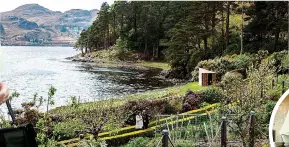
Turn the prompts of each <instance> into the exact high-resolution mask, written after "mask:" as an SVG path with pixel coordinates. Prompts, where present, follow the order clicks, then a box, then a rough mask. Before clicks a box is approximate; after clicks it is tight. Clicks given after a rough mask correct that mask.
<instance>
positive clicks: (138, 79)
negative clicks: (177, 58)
mask: <svg viewBox="0 0 289 147" xmlns="http://www.w3.org/2000/svg"><path fill="white" fill-rule="evenodd" d="M0 49H1V57H0V60H1V61H0V80H1V81H2V82H5V83H6V84H7V85H8V86H9V88H10V89H11V92H12V91H17V92H18V93H20V97H19V98H16V99H14V100H13V101H12V105H13V107H14V108H19V107H21V103H22V102H25V101H29V100H31V99H32V97H33V94H34V93H36V92H37V93H38V95H41V96H44V98H47V93H48V89H49V87H50V86H54V87H55V88H56V89H57V92H56V94H55V97H54V99H55V106H54V107H57V106H61V105H67V104H68V103H69V101H70V96H77V97H80V100H81V102H88V101H95V100H99V99H105V98H109V97H113V96H122V95H126V94H131V93H137V92H143V91H147V90H151V89H157V88H162V87H167V86H169V85H172V83H168V82H166V81H163V80H161V79H159V78H158V77H156V75H157V73H158V72H159V71H153V72H143V71H124V70H120V69H115V68H97V67H90V66H88V65H85V64H83V63H76V62H71V61H69V60H66V59H65V58H66V57H70V56H73V55H75V54H77V53H78V52H76V51H75V50H74V49H73V48H69V47H0ZM0 108H1V110H2V111H3V113H6V106H5V105H2V106H0Z"/></svg>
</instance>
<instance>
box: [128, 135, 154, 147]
mask: <svg viewBox="0 0 289 147" xmlns="http://www.w3.org/2000/svg"><path fill="white" fill-rule="evenodd" d="M148 142H149V138H147V137H137V138H133V139H131V140H130V141H129V142H128V144H126V145H124V146H123V147H147V143H148Z"/></svg>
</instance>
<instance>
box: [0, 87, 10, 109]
mask: <svg viewBox="0 0 289 147" xmlns="http://www.w3.org/2000/svg"><path fill="white" fill-rule="evenodd" d="M8 97H9V88H8V87H7V86H6V85H5V84H3V83H0V105H1V104H3V103H5V102H6V101H7V100H8Z"/></svg>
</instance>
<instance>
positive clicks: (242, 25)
mask: <svg viewBox="0 0 289 147" xmlns="http://www.w3.org/2000/svg"><path fill="white" fill-rule="evenodd" d="M243 7H244V2H243V1H242V20H241V21H242V23H241V51H240V54H242V53H243V27H244V24H243V22H244V12H243Z"/></svg>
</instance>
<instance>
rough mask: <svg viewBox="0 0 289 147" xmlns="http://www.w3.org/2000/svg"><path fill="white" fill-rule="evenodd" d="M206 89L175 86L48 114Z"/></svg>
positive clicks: (190, 85)
mask: <svg viewBox="0 0 289 147" xmlns="http://www.w3.org/2000/svg"><path fill="white" fill-rule="evenodd" d="M205 88H206V87H202V86H199V85H198V83H197V82H190V83H187V84H184V85H177V86H172V87H168V88H163V89H156V90H151V91H147V92H143V93H137V94H130V95H127V96H122V97H112V98H108V99H105V100H100V101H96V102H88V103H81V104H79V105H78V109H71V106H62V107H57V108H55V109H53V110H50V113H52V114H53V113H56V114H59V113H62V114H63V113H71V112H72V111H80V110H84V109H87V108H91V107H95V108H97V106H99V105H103V106H107V105H108V104H109V105H110V106H111V105H113V106H119V105H122V104H125V103H126V102H128V101H132V100H145V99H154V100H156V99H162V98H166V97H169V96H181V95H184V94H185V92H186V91H187V90H192V91H197V90H202V89H205Z"/></svg>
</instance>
